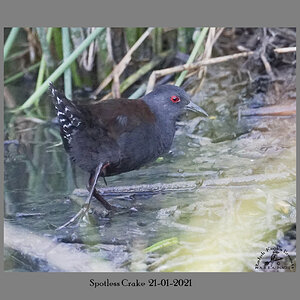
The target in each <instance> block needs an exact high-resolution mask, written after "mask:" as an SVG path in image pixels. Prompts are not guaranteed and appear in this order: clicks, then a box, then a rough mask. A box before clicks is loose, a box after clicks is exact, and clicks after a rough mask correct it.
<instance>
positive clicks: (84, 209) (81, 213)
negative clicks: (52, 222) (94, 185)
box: [56, 204, 89, 231]
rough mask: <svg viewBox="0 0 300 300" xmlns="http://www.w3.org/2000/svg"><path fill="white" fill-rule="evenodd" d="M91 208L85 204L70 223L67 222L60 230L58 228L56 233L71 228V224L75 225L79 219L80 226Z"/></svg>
mask: <svg viewBox="0 0 300 300" xmlns="http://www.w3.org/2000/svg"><path fill="white" fill-rule="evenodd" d="M88 210H89V207H88V206H87V205H86V204H84V205H83V207H82V208H81V209H80V211H79V212H78V213H77V214H76V215H75V216H74V217H73V218H71V219H70V220H69V221H68V222H66V223H65V224H63V225H61V226H59V227H58V228H56V231H58V230H61V229H63V228H65V227H67V226H69V225H70V224H72V223H74V222H75V221H76V220H77V219H78V222H77V224H79V222H80V220H81V219H82V218H83V217H84V215H85V214H86V213H87V212H88Z"/></svg>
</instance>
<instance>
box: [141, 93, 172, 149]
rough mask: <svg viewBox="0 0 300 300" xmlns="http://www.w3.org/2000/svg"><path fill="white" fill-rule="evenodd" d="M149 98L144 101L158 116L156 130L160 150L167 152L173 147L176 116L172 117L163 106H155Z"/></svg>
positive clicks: (156, 116)
mask: <svg viewBox="0 0 300 300" xmlns="http://www.w3.org/2000/svg"><path fill="white" fill-rule="evenodd" d="M147 100H148V99H144V101H145V102H146V103H147V102H148V103H147V104H148V106H149V108H150V110H151V111H152V112H153V114H154V115H155V118H156V123H155V131H156V134H157V137H158V140H159V141H158V142H159V148H160V151H161V152H163V153H165V152H166V151H168V150H169V149H170V148H171V145H172V142H173V138H174V135H175V130H176V118H175V117H174V118H170V116H168V115H166V112H165V111H163V110H162V109H161V107H158V106H153V105H151V104H150V103H149V100H148V101H147Z"/></svg>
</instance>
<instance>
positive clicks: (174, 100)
mask: <svg viewBox="0 0 300 300" xmlns="http://www.w3.org/2000/svg"><path fill="white" fill-rule="evenodd" d="M170 99H171V101H172V102H173V103H177V102H179V101H180V98H179V97H178V96H171V98H170Z"/></svg>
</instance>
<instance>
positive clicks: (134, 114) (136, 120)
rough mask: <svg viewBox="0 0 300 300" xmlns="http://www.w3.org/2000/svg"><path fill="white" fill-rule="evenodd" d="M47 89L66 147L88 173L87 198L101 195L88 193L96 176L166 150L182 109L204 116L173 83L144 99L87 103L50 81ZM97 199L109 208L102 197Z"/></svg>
mask: <svg viewBox="0 0 300 300" xmlns="http://www.w3.org/2000/svg"><path fill="white" fill-rule="evenodd" d="M49 89H50V92H51V94H52V97H53V102H54V105H55V108H56V111H57V116H58V120H59V124H60V129H61V130H60V132H61V137H62V140H63V144H64V147H65V149H66V151H67V152H68V153H69V155H70V157H71V159H72V160H73V161H74V162H75V163H76V164H77V165H78V166H79V167H81V168H82V169H83V170H86V171H88V172H89V173H90V174H91V177H90V181H89V188H90V190H91V196H92V194H93V195H94V196H95V197H96V198H97V199H98V200H100V199H99V198H100V197H101V196H100V194H97V191H96V190H94V191H92V186H93V185H95V184H96V181H97V179H98V176H103V177H105V176H111V175H116V174H120V173H124V172H128V171H131V170H135V169H138V168H140V167H141V166H143V165H144V164H146V163H148V162H151V161H153V160H155V159H156V158H158V157H159V156H161V155H162V154H164V153H166V152H168V151H169V149H170V147H171V144H172V141H173V138H174V134H175V123H176V120H177V119H178V117H179V116H180V115H181V114H182V113H183V112H184V111H185V110H186V109H190V110H193V111H197V112H200V113H203V114H206V113H205V111H204V110H202V109H201V108H200V107H198V106H196V105H195V104H193V103H192V102H190V97H189V95H188V94H187V93H186V92H185V91H184V90H183V89H182V88H179V87H177V86H172V85H163V86H159V87H158V88H156V89H155V90H154V91H153V92H151V93H149V94H147V95H146V96H144V97H143V98H142V99H137V100H130V99H109V100H104V101H98V102H94V103H88V104H81V103H76V102H72V101H70V100H68V99H67V98H66V97H65V96H64V95H63V94H62V93H60V92H58V91H57V90H56V89H55V87H54V86H53V84H52V83H50V84H49ZM97 168H98V169H97ZM96 194H97V195H96ZM101 198H102V197H101ZM89 200H90V199H89ZM100 201H101V202H102V203H103V204H104V205H105V206H106V207H107V208H110V205H109V204H108V203H107V202H106V201H105V200H104V199H103V198H102V199H101V200H100Z"/></svg>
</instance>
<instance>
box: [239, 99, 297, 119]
mask: <svg viewBox="0 0 300 300" xmlns="http://www.w3.org/2000/svg"><path fill="white" fill-rule="evenodd" d="M295 114H296V101H294V102H293V103H292V104H289V105H270V106H266V107H260V108H248V109H244V110H241V111H240V115H241V116H291V115H295Z"/></svg>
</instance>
